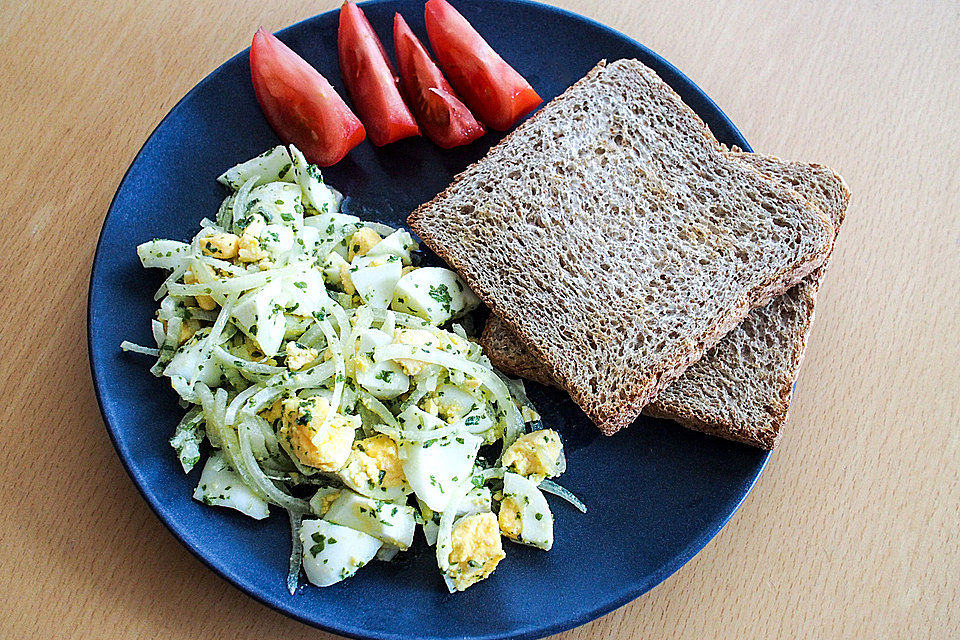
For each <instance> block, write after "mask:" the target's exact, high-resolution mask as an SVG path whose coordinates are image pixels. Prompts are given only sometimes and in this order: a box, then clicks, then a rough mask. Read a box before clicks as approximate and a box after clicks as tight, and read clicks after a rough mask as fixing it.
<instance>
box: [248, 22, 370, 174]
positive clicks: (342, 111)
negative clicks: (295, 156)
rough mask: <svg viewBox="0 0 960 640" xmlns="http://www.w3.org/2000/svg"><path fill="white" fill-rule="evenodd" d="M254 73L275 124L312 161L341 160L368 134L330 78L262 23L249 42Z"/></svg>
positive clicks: (257, 89) (325, 163)
mask: <svg viewBox="0 0 960 640" xmlns="http://www.w3.org/2000/svg"><path fill="white" fill-rule="evenodd" d="M250 75H251V77H252V79H253V90H254V92H255V93H256V94H257V101H258V102H259V103H260V108H261V109H262V110H263V113H264V115H265V116H266V117H267V121H268V122H269V123H270V126H271V127H273V130H274V131H276V132H277V135H278V136H280V139H281V140H283V141H284V142H285V143H287V144H291V143H292V144H294V145H296V146H297V148H298V149H300V151H302V152H303V154H304V155H305V156H306V157H307V159H308V160H310V162H313V163H315V164H318V165H320V166H322V167H329V166H330V165H332V164H336V163H337V162H339V161H340V160H341V159H342V158H343V157H344V156H345V155H347V153H348V152H349V151H350V149H353V148H354V147H355V146H357V145H358V144H360V143H361V142H363V139H364V138H365V137H366V133H365V132H364V129H363V125H362V124H361V123H360V120H359V119H358V118H357V116H355V115H354V114H353V111H350V107H348V106H347V104H346V103H345V102H344V101H343V98H341V97H340V95H339V94H337V92H336V90H334V88H333V87H332V86H331V85H330V83H329V82H327V79H326V78H324V77H323V76H322V75H320V73H319V72H318V71H317V70H316V69H314V68H313V67H311V66H310V64H309V63H308V62H307V61H306V60H304V59H303V58H301V57H300V56H298V55H297V54H296V53H294V52H293V51H292V50H291V49H290V47H288V46H287V45H285V44H283V43H282V42H280V41H279V40H278V39H277V38H276V36H274V35H273V34H272V33H270V32H269V31H266V30H265V29H263V27H261V28H260V29H258V30H257V32H256V33H255V34H254V36H253V44H252V45H250Z"/></svg>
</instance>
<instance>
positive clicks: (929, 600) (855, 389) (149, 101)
mask: <svg viewBox="0 0 960 640" xmlns="http://www.w3.org/2000/svg"><path fill="white" fill-rule="evenodd" d="M559 4H561V5H562V6H564V7H566V8H569V9H572V10H574V11H577V12H580V13H583V14H585V15H588V16H590V17H593V18H595V19H597V20H600V21H602V22H605V23H606V24H609V25H611V26H612V27H614V28H617V29H619V30H621V31H623V32H625V33H627V34H629V35H631V36H633V37H635V38H636V39H638V40H639V41H641V42H644V43H645V44H647V45H649V46H650V47H651V48H653V49H654V50H656V51H658V52H659V53H661V54H663V55H664V56H665V57H666V58H667V59H669V60H671V61H672V62H674V63H675V64H676V65H677V66H678V67H679V68H680V69H682V70H683V71H684V72H686V73H687V74H688V75H689V76H690V77H691V78H693V79H694V81H695V82H697V83H699V84H700V86H702V87H703V88H704V89H705V90H706V91H707V93H708V94H710V95H711V96H712V97H713V98H714V99H715V100H716V101H717V103H718V104H719V105H720V106H721V108H723V109H724V110H725V111H726V112H727V113H728V114H729V115H730V116H731V118H732V119H733V120H734V122H736V123H737V124H738V125H739V126H740V128H741V129H742V131H743V132H744V134H745V135H746V137H747V139H748V140H750V142H751V143H752V144H753V145H754V147H755V148H756V149H758V150H761V151H764V152H767V153H773V154H777V155H781V156H783V157H785V158H795V159H802V160H809V161H820V162H825V163H827V164H830V165H832V166H834V167H835V168H836V169H838V170H839V171H840V172H841V173H842V174H843V175H844V176H845V177H846V179H847V181H848V182H849V184H850V186H851V188H852V190H853V193H854V200H853V204H852V206H851V208H850V211H849V214H848V217H847V223H846V226H845V228H844V230H843V233H842V235H841V237H840V240H839V243H838V246H837V252H836V258H835V260H834V262H833V265H832V267H831V271H830V273H829V274H828V276H827V280H826V283H825V285H824V287H823V291H822V293H821V298H820V305H819V307H818V313H817V315H818V317H817V320H816V323H815V328H814V333H813V336H812V338H811V341H810V348H809V350H808V355H807V362H806V365H805V367H804V370H803V373H802V376H801V379H800V382H799V385H798V387H797V391H796V399H795V402H794V406H793V417H792V424H791V426H790V428H789V430H788V432H787V433H786V435H785V438H784V441H783V444H782V446H781V447H780V448H779V449H778V450H777V452H776V453H775V454H774V456H773V458H772V460H771V461H770V464H769V466H768V468H767V470H766V472H765V473H764V474H763V477H762V478H761V480H760V482H759V484H758V485H757V487H756V489H755V490H754V491H753V493H752V494H751V495H750V496H749V497H748V499H747V500H746V502H745V504H744V505H743V507H742V508H741V509H740V511H739V512H738V513H737V514H736V515H735V516H734V518H733V520H732V521H731V522H730V524H729V525H728V526H727V527H726V528H724V530H723V531H722V532H721V534H720V535H719V536H718V537H717V538H716V539H715V540H714V541H713V542H711V543H710V544H709V545H708V546H707V548H706V549H704V551H703V552H702V553H700V554H699V555H698V556H697V557H696V558H695V559H694V560H693V561H691V562H690V563H689V564H687V565H686V566H685V567H684V568H682V569H681V570H680V571H678V572H677V573H676V574H675V575H674V576H672V577H671V578H670V579H668V580H667V581H666V582H665V583H664V584H662V585H661V586H659V587H658V588H656V589H655V590H654V591H652V592H651V593H649V594H647V595H646V596H644V597H641V598H640V599H638V600H637V601H635V602H633V603H632V604H630V605H627V606H625V607H623V608H621V609H619V610H618V611H616V612H614V613H612V614H610V615H608V616H606V617H604V618H602V619H600V620H598V621H596V622H593V623H591V624H588V625H586V626H584V627H581V628H579V629H575V630H572V631H570V632H567V633H565V634H561V635H560V636H558V637H559V638H563V639H564V640H575V639H587V638H617V639H623V638H647V637H663V638H690V639H699V638H765V639H766V638H770V637H780V638H871V639H872V638H955V637H958V635H960V607H958V606H957V605H958V599H960V588H958V576H960V560H958V557H960V556H958V553H957V548H958V544H960V535H958V531H960V471H958V460H960V393H958V387H960V384H958V380H960V364H958V363H960V286H958V284H957V280H958V278H960V208H958V204H957V203H958V202H960V197H958V195H957V194H958V193H960V171H958V169H957V167H958V163H960V150H958V146H957V141H958V140H960V72H958V66H957V60H958V59H960V5H958V4H957V3H955V2H932V1H927V2H914V3H893V2H888V1H884V0H870V1H868V0H856V1H850V2H836V3H824V2H813V1H807V0H800V1H796V0H795V1H792V2H789V1H777V0H749V1H734V0H680V1H678V2H666V3H654V2H638V1H636V0H631V1H628V2H619V3H615V2H600V1H598V0H563V1H562V2H560V3H559ZM333 6H334V2H331V1H330V0H323V1H321V2H307V1H305V0H286V1H285V2H282V3H269V4H264V3H253V2H243V1H242V0H233V1H230V2H226V1H225V2H217V3H213V2H200V3H196V2H193V3H186V2H175V1H170V0H153V1H151V2H134V1H132V0H126V1H115V2H99V3H88V2H79V1H76V0H74V1H72V2H69V1H60V0H36V1H33V2H25V1H20V2H17V1H13V0H0V16H2V20H0V86H3V87H4V91H3V92H2V93H0V149H2V151H3V152H2V154H0V169H2V171H0V175H2V176H3V178H4V184H3V189H2V195H0V199H2V208H0V216H2V223H3V226H2V233H0V247H2V250H0V264H2V267H3V278H2V279H0V373H2V383H3V393H4V402H3V406H2V408H0V415H2V422H0V425H2V428H3V434H2V436H0V437H2V448H0V478H2V481H3V486H4V487H5V489H6V499H4V500H2V501H0V515H2V517H0V540H2V542H3V556H2V559H0V568H2V570H0V593H2V594H3V597H0V636H3V637H9V638H29V637H55V638H102V639H107V640H111V639H114V638H125V639H126V638H151V639H159V638H204V639H206V638H211V639H213V638H230V639H231V640H238V639H242V638H264V637H276V638H288V637H289V638H292V637H309V638H325V637H330V636H327V635H325V634H323V633H320V632H317V631H313V630H311V629H308V628H307V627H304V626H303V625H301V624H299V623H297V622H294V621H292V620H290V619H287V618H285V617H283V616H281V615H279V614H277V613H274V612H273V611H271V610H269V609H267V608H266V607H263V606H261V605H259V604H257V603H256V602H254V601H253V600H251V599H250V598H248V597H246V596H245V595H243V594H242V593H240V592H239V591H237V590H235V589H234V588H233V587H231V586H229V585H228V584H227V583H225V582H224V581H222V580H220V579H219V578H218V577H216V576H215V575H214V574H213V573H212V572H210V571H209V570H207V569H206V568H205V567H204V566H203V565H202V564H201V563H200V562H199V561H197V560H196V559H195V558H193V556H191V555H190V554H189V553H188V552H187V551H186V550H185V549H184V548H183V547H181V546H180V545H179V544H178V543H177V542H176V541H175V540H174V538H173V537H172V536H171V535H170V534H169V533H168V532H167V531H166V530H165V529H164V528H163V526H162V525H161V524H160V523H159V521H158V520H157V519H156V518H155V517H154V516H153V515H152V514H151V513H150V511H149V510H148V508H147V506H146V504H145V503H144V502H143V501H142V500H141V498H140V496H139V495H138V494H137V492H136V490H135V489H134V487H133V486H132V484H131V483H130V481H129V480H128V478H127V476H126V474H125V473H124V471H123V469H122V467H121V466H120V463H119V461H118V459H117V457H116V455H115V454H114V451H113V448H112V447H111V445H110V442H109V440H108V438H107V436H106V433H105V431H104V428H103V425H102V421H101V418H100V415H99V412H98V410H97V406H96V402H95V399H94V395H93V390H92V387H91V382H90V377H89V373H88V364H87V357H86V340H85V320H84V318H85V315H84V310H85V306H86V288H87V279H88V276H89V270H90V264H91V259H92V256H93V250H94V246H95V243H96V239H97V234H98V231H99V228H100V224H101V221H102V220H103V216H104V214H105V212H106V209H107V206H108V204H109V202H110V198H111V196H112V194H113V192H114V190H115V189H116V186H117V184H118V183H119V181H120V178H121V177H122V175H123V172H124V170H125V169H126V167H127V165H128V164H129V162H130V160H131V159H132V158H133V156H134V154H135V153H136V151H137V149H138V148H139V146H140V145H141V144H142V143H143V141H144V140H145V139H146V137H147V135H148V134H149V133H150V131H151V130H152V129H153V127H154V126H155V125H156V124H157V122H159V120H160V119H161V118H162V117H163V116H164V114H165V113H166V112H167V111H168V110H169V108H170V107H171V106H172V105H173V104H174V103H175V102H176V101H177V100H178V99H179V98H180V97H181V96H182V95H183V94H184V93H185V92H186V91H187V90H188V89H190V87H192V86H193V85H194V84H195V83H196V82H197V81H199V80H200V79H201V78H202V77H203V76H205V75H206V74H207V73H209V72H210V71H212V70H213V69H214V68H216V66H217V65H219V64H220V63H221V62H222V61H224V60H225V59H227V58H228V57H230V56H231V55H233V54H234V53H235V52H237V51H239V50H240V49H242V48H243V47H245V46H246V45H247V44H248V41H249V37H250V34H251V33H253V31H254V29H255V28H256V27H257V26H258V25H260V24H262V25H264V26H266V27H267V28H270V29H278V28H280V27H283V26H285V25H287V24H290V23H292V22H295V21H297V20H300V19H302V18H305V17H308V16H310V15H312V14H314V13H317V12H319V11H322V10H325V9H328V8H332V7H333Z"/></svg>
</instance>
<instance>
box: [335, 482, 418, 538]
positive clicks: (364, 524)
mask: <svg viewBox="0 0 960 640" xmlns="http://www.w3.org/2000/svg"><path fill="white" fill-rule="evenodd" d="M414 514H415V512H414V509H413V507H410V506H407V505H402V504H396V503H394V502H385V501H383V500H374V499H373V498H367V497H366V496H361V495H359V494H356V493H354V492H353V491H343V492H342V493H341V494H340V497H339V498H337V499H336V500H335V501H334V502H333V504H332V505H330V510H329V511H327V515H325V516H324V520H328V521H330V522H334V523H336V524H340V525H343V526H345V527H350V528H351V529H356V530H357V531H362V532H364V533H366V534H368V535H371V536H373V537H374V538H377V539H378V540H380V541H381V542H383V543H385V544H389V545H391V546H394V547H397V548H398V549H408V548H409V547H410V545H411V544H413V534H414V531H415V530H416V528H417V523H416V520H415V519H414Z"/></svg>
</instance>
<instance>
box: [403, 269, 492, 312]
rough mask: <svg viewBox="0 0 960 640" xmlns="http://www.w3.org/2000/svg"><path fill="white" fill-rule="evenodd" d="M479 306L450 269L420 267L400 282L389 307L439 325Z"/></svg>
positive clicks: (478, 301) (464, 284)
mask: <svg viewBox="0 0 960 640" xmlns="http://www.w3.org/2000/svg"><path fill="white" fill-rule="evenodd" d="M479 304H480V299H479V298H477V296H476V294H475V293H473V291H471V290H470V289H469V287H467V285H466V283H465V282H464V281H463V279H462V278H461V277H460V276H458V275H457V274H456V273H454V272H453V271H451V270H450V269H445V268H443V267H422V268H420V269H414V270H413V271H410V272H409V273H407V274H406V275H404V276H403V277H402V278H400V280H399V281H398V282H397V286H396V288H395V289H394V292H393V301H392V303H391V307H392V308H393V309H394V311H403V312H405V313H411V314H413V315H417V316H420V317H421V318H423V319H424V320H426V321H427V322H429V323H430V324H434V325H441V324H443V323H445V322H447V321H449V320H451V319H453V318H457V317H459V316H461V315H463V314H464V313H467V312H469V311H472V310H474V309H476V308H477V306H478V305H479Z"/></svg>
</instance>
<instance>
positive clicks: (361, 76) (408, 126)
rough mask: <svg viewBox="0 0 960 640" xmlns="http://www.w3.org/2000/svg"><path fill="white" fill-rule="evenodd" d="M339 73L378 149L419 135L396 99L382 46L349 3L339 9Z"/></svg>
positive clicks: (368, 25)
mask: <svg viewBox="0 0 960 640" xmlns="http://www.w3.org/2000/svg"><path fill="white" fill-rule="evenodd" d="M337 44H338V46H339V49H340V73H341V75H343V81H344V82H345V83H346V85H347V93H349V94H350V99H351V100H352V101H353V106H354V107H355V108H356V109H357V111H358V112H359V113H360V119H361V120H363V123H364V125H365V126H366V128H367V133H369V134H370V142H372V143H373V144H375V145H377V146H382V145H385V144H388V143H390V142H396V141H397V140H400V139H402V138H408V137H410V136H417V135H420V129H419V128H417V121H416V120H414V119H413V114H412V113H410V109H408V108H407V105H406V104H405V103H404V102H403V98H402V97H400V90H399V89H398V88H397V77H396V74H394V72H393V67H392V65H391V64H390V60H389V59H388V58H387V52H386V51H385V50H384V48H383V44H382V43H381V42H380V39H379V38H378V37H377V34H376V33H375V32H374V30H373V27H371V26H370V22H369V21H368V20H367V17H366V16H365V15H363V11H362V10H361V9H360V7H358V6H357V5H355V4H353V3H352V2H344V3H343V6H341V7H340V31H339V33H338V35H337Z"/></svg>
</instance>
